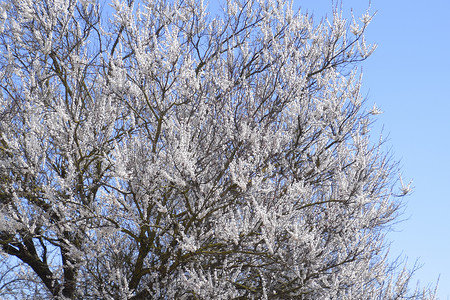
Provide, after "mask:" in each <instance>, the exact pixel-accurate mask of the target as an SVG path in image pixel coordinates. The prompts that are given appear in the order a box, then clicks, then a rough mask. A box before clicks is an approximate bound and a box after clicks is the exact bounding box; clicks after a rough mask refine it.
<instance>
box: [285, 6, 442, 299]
mask: <svg viewBox="0 0 450 300" xmlns="http://www.w3.org/2000/svg"><path fill="white" fill-rule="evenodd" d="M294 3H295V6H300V7H302V10H306V9H307V10H309V11H312V12H314V14H315V17H320V16H323V15H324V14H325V13H327V12H328V15H329V12H330V10H331V9H330V8H331V0H315V1H314V0H306V1H303V0H297V1H295V2H294ZM342 4H343V9H344V12H345V13H350V10H351V8H353V10H354V13H355V16H356V15H359V14H362V13H363V12H364V11H365V9H366V8H367V7H368V4H369V1H366V0H343V1H342ZM371 11H372V12H376V16H375V18H374V19H373V22H372V23H371V24H370V25H369V28H368V30H367V33H366V38H367V40H368V41H370V42H375V43H377V44H378V48H377V50H376V51H375V53H374V54H373V55H372V56H371V57H370V58H369V59H368V60H367V61H365V62H364V63H363V64H362V68H363V73H364V77H363V90H364V92H365V93H367V95H368V105H370V104H373V103H376V104H377V106H378V107H380V109H381V110H382V111H384V114H382V115H379V116H378V120H377V122H376V128H377V129H380V128H381V126H384V133H385V134H388V136H389V140H388V142H387V145H388V147H389V149H390V150H391V151H392V153H393V155H394V158H395V159H396V160H399V161H400V166H401V170H402V174H403V177H404V179H405V181H408V182H409V180H410V179H413V180H414V182H413V186H414V187H415V189H414V192H413V193H412V195H410V196H408V197H406V198H404V201H405V202H406V208H405V213H404V215H403V218H404V219H407V220H405V221H404V222H401V223H399V224H397V225H396V226H395V228H396V232H393V233H391V234H389V239H390V240H391V241H392V247H391V252H390V253H391V256H392V257H396V256H398V255H403V256H404V257H405V256H407V257H408V265H409V266H412V265H413V264H414V262H415V261H416V259H418V260H419V263H420V264H422V265H423V266H422V268H421V269H419V270H418V271H417V272H416V274H415V276H414V281H417V280H418V281H420V284H421V286H425V285H428V284H432V283H433V282H436V280H437V278H438V276H439V275H440V283H439V288H438V293H437V295H438V297H439V299H443V300H446V299H450V234H449V230H450V215H449V213H450V201H449V189H450V141H449V139H450V133H449V131H450V116H449V113H450V93H449V91H448V88H449V87H450V17H449V12H450V1H448V0H428V1H411V0H409V1H407V0H372V1H371Z"/></svg>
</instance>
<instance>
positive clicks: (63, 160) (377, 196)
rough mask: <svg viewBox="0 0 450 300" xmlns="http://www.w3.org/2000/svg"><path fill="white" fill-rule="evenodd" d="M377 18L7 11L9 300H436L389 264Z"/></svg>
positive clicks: (0, 291) (162, 3)
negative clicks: (376, 130)
mask: <svg viewBox="0 0 450 300" xmlns="http://www.w3.org/2000/svg"><path fill="white" fill-rule="evenodd" d="M371 18H372V15H371V14H370V13H369V12H367V13H365V14H364V15H363V16H361V17H360V18H356V17H355V18H354V19H353V20H347V19H345V18H344V17H343V16H342V12H341V11H340V10H339V9H335V10H334V13H333V15H332V17H331V18H330V19H324V20H322V21H321V22H315V21H314V20H313V19H312V17H311V16H310V15H308V14H306V13H303V12H302V11H298V12H296V11H294V10H293V5H292V3H290V2H288V1H283V0H277V1H275V0H228V1H226V2H225V1H224V2H223V3H222V4H221V10H220V12H218V13H217V14H216V13H211V12H209V11H208V8H207V6H206V5H205V3H203V1H200V0H177V1H168V0H167V1H166V0H157V1H154V0H142V1H137V2H134V1H133V0H124V1H121V0H112V1H111V2H99V3H97V2H92V1H89V0H83V1H81V0H80V1H76V0H57V1H53V0H52V1H50V0H44V1H33V0H3V1H2V2H1V3H0V52H1V55H0V88H1V93H0V253H1V255H2V265H1V266H0V270H1V271H0V295H1V296H2V297H4V298H6V299H8V298H11V299H29V298H33V299H49V298H53V299H399V298H402V297H407V296H408V297H409V296H410V297H412V298H415V299H424V298H426V297H430V298H432V297H433V295H432V293H430V292H429V291H427V290H419V289H411V284H410V276H411V272H410V271H408V270H405V269H402V268H398V267H397V266H396V265H395V264H392V263H390V262H389V260H387V250H388V244H387V243H386V240H385V234H386V232H387V230H388V229H389V226H390V225H391V224H392V222H393V221H394V220H396V218H397V217H398V215H399V209H400V207H401V204H402V203H401V201H400V199H399V198H398V197H394V196H393V187H394V185H395V180H396V179H395V175H396V172H397V166H396V163H395V162H393V161H391V160H390V159H389V158H390V156H389V154H388V153H385V152H383V151H382V149H381V147H380V146H381V141H380V143H373V139H371V138H370V125H371V122H372V121H373V118H372V117H373V115H376V114H377V113H379V111H378V110H377V109H376V107H374V109H372V110H370V109H367V108H366V107H365V106H364V98H363V97H362V96H361V94H360V87H361V72H360V70H359V69H358V65H359V64H358V63H359V62H360V61H362V60H364V59H366V58H367V57H368V56H369V55H370V54H371V53H372V51H373V50H374V48H375V47H374V46H372V45H367V44H366V42H365V39H364V31H365V29H366V27H367V25H368V24H369V23H370V21H371ZM406 192H407V190H406V189H405V193H406Z"/></svg>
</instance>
